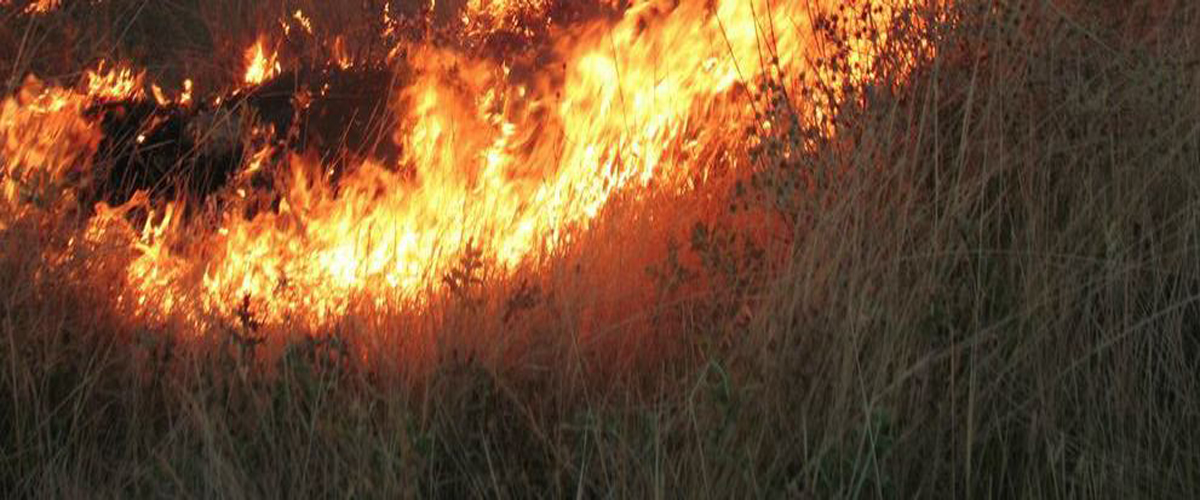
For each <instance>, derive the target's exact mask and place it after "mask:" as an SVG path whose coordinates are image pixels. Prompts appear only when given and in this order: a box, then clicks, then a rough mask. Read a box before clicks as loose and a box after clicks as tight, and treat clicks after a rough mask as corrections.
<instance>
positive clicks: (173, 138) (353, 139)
mask: <svg viewBox="0 0 1200 500" xmlns="http://www.w3.org/2000/svg"><path fill="white" fill-rule="evenodd" d="M393 82H394V77H393V72H391V71H388V70H386V69H383V68H351V69H342V68H339V67H323V68H311V67H307V68H301V69H298V70H295V71H289V72H286V73H283V74H280V75H279V76H277V77H275V78H273V79H271V80H268V81H266V82H264V83H263V84H261V85H259V86H256V87H253V88H251V89H248V90H238V91H235V92H233V93H230V94H228V95H224V96H221V99H220V100H217V99H215V98H214V99H211V100H206V101H205V102H202V103H200V104H197V105H195V106H188V107H184V106H179V105H176V104H169V105H160V104H158V103H157V102H155V101H152V100H148V99H130V100H123V101H115V102H105V103H101V104H97V105H96V106H94V107H92V108H91V109H89V111H88V112H89V115H90V116H91V117H92V118H93V119H95V120H97V121H98V122H99V124H100V127H101V130H102V133H103V139H102V140H101V144H100V147H99V149H98V150H97V153H96V158H95V159H94V160H95V161H94V164H95V165H96V169H97V170H96V172H97V175H96V178H95V180H94V182H93V184H92V186H91V192H90V193H88V195H87V196H84V197H83V201H84V202H85V203H87V204H88V206H90V205H91V204H92V203H95V202H98V201H104V202H107V203H109V204H111V205H118V204H121V203H124V202H126V201H128V200H129V199H130V198H131V197H132V196H133V194H134V193H135V192H137V191H147V192H148V193H149V194H150V197H151V199H152V200H155V201H162V200H189V201H202V200H204V199H206V198H208V197H209V196H211V195H212V194H214V193H216V192H217V191H219V190H220V189H221V188H222V187H224V186H225V185H226V184H227V183H228V182H229V181H230V179H231V178H232V177H233V175H234V174H235V173H236V172H237V171H238V169H239V168H241V167H242V165H244V164H245V161H244V160H245V155H246V154H247V150H248V147H247V145H250V144H255V145H261V144H268V143H270V144H273V145H275V146H278V147H279V149H280V151H295V152H306V153H314V152H315V153H316V154H318V155H320V157H321V158H322V160H323V161H324V162H325V163H327V164H329V165H332V166H333V167H332V168H331V171H330V175H331V177H332V178H331V179H330V180H331V181H332V182H336V181H337V179H338V178H340V176H341V175H343V174H344V170H345V168H346V165H349V164H351V163H352V162H347V161H344V160H345V159H347V158H364V157H371V158H376V159H379V160H383V161H386V162H394V161H395V160H396V159H397V158H398V156H399V148H398V147H397V146H396V145H395V144H394V143H393V141H392V140H391V130H393V128H394V126H395V125H396V122H397V120H396V115H395V113H394V111H393V110H392V109H391V108H390V107H389V105H388V103H389V102H391V100H390V96H391V93H392V89H393V88H394V85H393Z"/></svg>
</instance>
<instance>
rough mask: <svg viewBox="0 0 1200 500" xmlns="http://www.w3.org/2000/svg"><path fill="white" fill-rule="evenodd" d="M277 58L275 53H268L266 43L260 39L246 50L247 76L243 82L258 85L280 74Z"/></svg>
mask: <svg viewBox="0 0 1200 500" xmlns="http://www.w3.org/2000/svg"><path fill="white" fill-rule="evenodd" d="M276 57H277V55H276V53H275V52H274V51H270V52H268V51H267V49H266V41H265V40H264V39H261V38H260V39H259V40H258V41H257V42H255V43H254V45H252V46H251V47H250V48H249V49H247V50H246V76H245V77H244V78H243V81H244V82H246V84H247V85H257V84H260V83H262V82H264V81H266V80H268V79H270V78H271V77H273V76H275V75H277V74H279V72H280V70H281V67H280V64H279V61H278V60H276Z"/></svg>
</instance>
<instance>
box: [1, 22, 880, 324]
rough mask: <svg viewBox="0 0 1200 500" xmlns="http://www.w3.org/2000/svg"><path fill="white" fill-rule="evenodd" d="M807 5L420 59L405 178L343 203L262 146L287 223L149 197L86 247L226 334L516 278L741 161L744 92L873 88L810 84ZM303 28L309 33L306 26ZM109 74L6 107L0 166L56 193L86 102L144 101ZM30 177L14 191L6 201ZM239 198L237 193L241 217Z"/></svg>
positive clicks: (408, 90) (250, 60)
mask: <svg viewBox="0 0 1200 500" xmlns="http://www.w3.org/2000/svg"><path fill="white" fill-rule="evenodd" d="M814 4H816V5H820V7H817V8H820V9H833V8H835V7H834V6H836V5H838V3H837V2H824V3H822V2H776V1H768V0H716V1H712V2H667V1H645V2H640V3H637V4H636V5H635V6H634V7H631V8H629V9H628V10H626V11H625V12H624V14H623V15H622V16H621V17H620V18H619V19H617V20H616V21H610V20H607V19H601V20H596V21H593V22H590V23H586V24H584V25H582V26H579V27H578V28H573V29H572V30H571V32H570V33H562V34H560V36H559V38H558V39H557V40H556V41H555V42H554V44H553V57H554V59H555V60H556V61H560V62H561V63H560V65H559V67H560V68H561V69H559V70H552V71H537V70H532V71H531V70H530V69H529V68H528V67H522V68H517V66H518V65H519V64H518V63H515V62H507V61H493V60H489V59H480V58H476V57H472V56H470V55H469V54H466V53H463V52H459V51H456V50H453V49H449V48H435V47H430V46H420V47H409V48H408V49H409V50H406V51H404V52H405V53H406V54H407V55H406V56H405V57H407V59H408V63H409V64H410V65H411V66H412V67H413V69H414V72H413V73H414V74H415V75H418V76H417V77H416V78H415V81H412V82H410V83H409V84H408V85H407V86H406V87H405V88H404V89H402V90H401V91H400V92H398V93H397V98H396V99H395V100H394V102H392V109H393V111H394V112H395V113H396V114H397V115H399V116H401V117H403V120H402V125H401V126H399V127H397V128H396V129H395V130H394V131H392V133H391V136H392V137H391V138H392V140H393V141H394V142H395V143H396V144H398V145H400V146H401V151H403V157H402V158H400V159H399V161H398V162H396V163H395V164H387V163H384V162H381V161H379V160H375V159H359V160H357V161H355V162H354V163H355V165H354V166H353V168H351V169H348V174H347V175H346V176H345V177H343V178H341V179H340V180H339V181H338V182H337V184H336V185H334V183H333V181H331V180H330V179H329V177H328V176H327V175H325V172H326V171H327V170H328V168H327V166H326V165H323V164H322V163H321V160H319V159H317V158H316V157H315V156H312V155H305V154H301V153H288V154H282V155H280V154H278V153H280V152H279V151H276V150H275V149H274V148H273V147H271V146H264V147H262V148H259V149H258V150H256V151H255V152H254V153H253V154H251V155H249V159H248V160H247V162H246V165H245V166H244V168H243V174H242V175H246V173H247V172H254V171H258V170H260V169H261V168H263V165H264V164H266V163H267V162H270V161H272V160H270V159H271V158H274V157H279V156H282V157H283V158H284V160H283V163H282V165H281V167H282V168H281V169H280V172H282V175H281V178H280V179H279V181H280V184H281V185H282V186H283V187H282V190H281V194H282V199H281V201H280V202H279V204H278V205H279V208H278V210H273V211H266V212H261V213H259V214H258V215H256V216H254V217H252V218H245V217H242V216H240V215H237V214H236V213H235V212H237V211H236V210H231V211H227V212H226V213H223V214H222V218H221V220H220V221H219V222H218V224H217V228H216V229H215V230H213V231H210V232H207V233H197V232H195V231H192V230H189V229H188V228H187V227H186V224H185V222H184V221H182V219H181V218H180V217H179V216H178V214H179V213H180V212H181V207H180V206H179V205H178V202H174V203H169V204H167V205H166V206H165V207H160V208H158V209H154V208H152V206H151V204H150V202H149V200H148V198H147V197H146V196H144V195H140V196H136V197H135V198H134V199H133V200H131V201H130V202H129V203H127V204H125V205H123V206H121V207H109V206H107V205H103V204H102V205H100V206H98V207H97V210H96V211H97V215H96V216H95V217H93V218H92V220H91V225H90V229H89V231H90V233H91V234H93V239H102V238H113V237H115V238H124V239H126V240H128V241H129V242H130V245H131V246H132V247H133V248H134V249H135V250H136V253H137V257H136V258H135V259H134V261H133V262H132V263H131V264H130V266H129V268H128V272H127V278H128V279H127V281H128V283H127V286H128V288H129V290H130V291H129V293H128V294H127V295H122V297H121V300H122V301H123V302H124V303H126V304H128V305H130V306H131V307H133V308H134V309H135V310H136V311H138V312H139V313H140V314H148V315H154V316H165V315H170V314H173V313H176V312H180V311H182V313H183V314H185V315H186V316H188V318H189V319H191V320H193V321H197V322H202V321H205V320H204V319H202V318H207V317H212V316H217V317H232V316H233V315H234V314H235V313H236V312H235V308H237V307H239V305H244V304H245V303H246V302H247V301H252V302H253V309H254V314H255V316H256V318H257V319H258V320H259V321H263V322H272V323H281V322H286V321H295V320H300V321H304V322H309V323H313V324H320V323H322V322H324V321H325V320H326V319H327V318H329V317H330V316H331V315H336V314H338V313H339V312H341V311H344V310H345V308H346V307H347V305H348V303H349V300H350V297H353V296H364V295H365V296H368V297H373V298H374V299H375V300H377V301H380V302H387V301H389V300H392V299H399V300H410V299H414V298H415V299H419V298H420V297H421V296H422V294H423V293H425V292H426V291H428V290H430V289H431V288H434V287H436V286H438V283H439V278H440V277H441V276H443V275H445V274H446V273H447V272H448V271H449V270H451V269H452V268H453V267H454V266H455V265H456V264H457V263H458V262H459V260H460V259H461V258H462V256H463V255H465V254H478V255H479V256H480V258H482V259H483V260H485V261H488V262H491V263H493V264H494V265H495V266H497V267H498V268H499V269H514V268H516V267H518V266H520V265H522V264H523V263H525V262H528V261H530V260H531V259H536V258H537V257H538V256H541V255H545V254H547V253H551V252H555V251H556V250H558V249H560V248H563V247H564V245H566V244H568V243H570V240H571V238H572V235H573V234H577V231H580V230H585V229H587V228H588V227H589V225H590V224H592V223H593V221H594V220H595V219H596V218H597V217H599V216H600V214H601V213H602V212H603V210H604V208H605V207H606V205H608V203H609V202H610V201H611V200H612V199H613V198H614V197H616V196H619V195H621V196H628V197H630V198H631V199H634V200H636V199H639V198H641V197H643V196H646V195H648V194H650V193H653V192H686V191H687V190H689V189H691V188H692V186H693V185H694V182H695V181H694V179H695V178H696V177H697V176H698V175H700V176H702V175H703V173H704V169H705V168H706V165H704V164H702V162H700V161H699V160H697V157H696V155H695V148H696V145H697V144H701V145H703V144H709V145H719V146H720V145H727V146H728V147H730V148H733V147H737V145H734V144H729V139H728V138H729V137H738V131H739V130H743V129H744V125H745V124H746V123H756V120H757V121H761V120H762V118H761V117H756V116H755V111H754V109H753V107H752V106H750V105H749V104H748V103H747V102H746V99H745V95H744V93H745V92H747V91H748V88H749V87H750V85H751V84H754V83H755V82H758V81H760V80H761V79H762V78H764V77H768V76H779V75H797V74H807V75H809V76H807V77H806V78H822V79H831V80H833V79H843V80H846V79H849V80H854V81H865V80H866V79H869V78H870V75H869V74H868V69H867V68H869V66H870V64H869V63H870V61H871V59H872V58H873V57H874V54H873V53H872V49H871V47H870V46H869V45H868V44H866V42H863V43H862V44H860V45H856V49H857V50H856V54H855V55H854V60H853V61H851V64H850V66H851V67H852V68H854V69H853V70H852V72H851V74H850V75H835V74H827V73H815V74H814V73H813V72H807V71H805V70H806V69H807V68H809V61H810V60H811V59H812V58H813V53H814V50H816V49H815V48H814V47H813V46H812V43H813V40H814V38H815V34H814V28H813V27H812V26H811V22H810V21H809V20H811V18H812V14H813V12H810V11H809V10H808V9H809V6H810V5H814ZM544 6H545V3H543V2H513V1H491V2H486V1H483V0H471V1H470V2H468V5H467V8H466V10H465V12H466V13H465V14H464V16H465V17H466V20H467V21H468V23H469V22H475V21H473V20H484V19H488V20H491V21H488V22H508V21H507V20H510V19H513V17H512V13H513V12H515V11H514V10H513V9H518V8H521V9H530V8H533V9H538V8H544ZM869 12H871V16H870V17H868V18H865V19H860V20H857V21H854V22H863V23H871V22H884V21H885V20H886V19H887V18H888V16H890V14H891V10H890V8H887V7H884V6H879V7H877V8H870V10H869ZM385 15H390V14H388V13H387V11H386V10H385ZM293 17H294V18H295V19H297V20H298V21H300V23H301V25H303V26H304V27H305V29H306V30H310V29H311V28H310V27H309V26H310V23H309V21H308V18H307V17H306V16H304V15H303V13H302V12H300V11H297V12H296V13H295V14H294V16H293ZM497 20H501V21H497ZM480 22H483V21H480ZM267 45H268V44H267V42H266V38H265V37H263V38H259V39H258V40H257V41H256V42H255V43H254V44H253V45H252V46H251V47H250V48H249V49H247V51H246V53H245V58H246V71H245V76H244V79H243V80H244V83H245V84H246V85H256V84H260V83H262V82H264V81H266V80H267V79H269V78H271V77H272V76H274V75H276V74H278V73H279V72H280V71H281V65H280V63H279V62H278V55H277V53H276V52H274V51H273V50H270V49H268V47H267ZM333 47H334V54H335V57H334V60H335V62H336V63H339V64H341V65H342V66H343V67H348V66H349V59H348V58H347V57H346V56H345V53H344V48H343V45H342V42H341V40H340V39H335V41H334V44H333ZM101 69H102V67H101ZM98 73H99V70H97V75H96V76H91V75H89V83H88V90H87V91H86V92H85V93H82V94H81V93H78V92H70V91H65V93H64V92H60V91H56V90H54V89H44V90H43V89H41V87H40V86H38V85H32V84H30V85H26V87H28V91H27V90H26V89H22V93H21V94H20V95H19V96H18V97H17V98H16V99H15V100H14V99H8V100H6V101H5V102H4V107H3V108H2V109H0V137H3V138H4V139H5V142H4V143H3V144H2V145H0V146H3V148H4V149H2V150H0V153H2V156H0V158H7V159H8V165H10V166H11V165H27V166H32V167H30V168H34V169H37V170H40V171H45V172H49V173H51V174H52V175H58V176H61V175H62V172H64V171H65V170H67V169H69V168H80V166H81V165H86V164H87V163H88V158H90V154H89V152H94V151H95V145H96V143H97V141H98V133H97V131H96V130H95V128H94V125H93V124H90V123H87V122H86V121H83V120H82V119H80V118H79V116H80V110H81V109H82V106H83V103H85V102H86V101H87V100H89V99H91V100H95V99H116V98H123V97H132V96H135V95H137V92H141V90H140V89H141V79H142V76H141V75H140V74H135V73H133V72H132V71H129V70H128V69H126V68H121V69H120V70H119V71H116V70H115V68H114V70H112V71H109V72H108V73H106V74H105V75H104V76H99V75H98ZM792 83H794V84H803V83H804V82H803V81H799V82H792ZM184 88H185V90H184V93H183V95H181V96H180V98H179V102H181V103H186V102H189V101H190V100H191V81H190V80H188V81H187V82H185V85H184ZM153 90H154V94H155V96H156V98H159V99H160V100H167V99H166V97H165V96H162V95H161V94H162V92H161V89H158V88H157V87H154V88H153ZM828 104H829V103H813V105H814V106H815V107H818V108H819V107H820V106H823V105H828ZM815 111H816V112H818V113H821V112H824V111H823V110H821V109H816V110H815ZM764 126H766V127H769V126H770V125H769V122H768V123H767V124H766V125H764ZM38 131H41V133H39V132H38ZM63 144H66V145H70V147H69V148H68V147H59V146H60V145H63ZM720 147H725V146H720ZM10 168H11V167H10ZM21 178H22V175H12V174H10V175H8V176H6V177H4V178H3V179H4V182H5V184H4V189H5V193H6V194H5V196H6V199H13V198H14V197H15V195H14V194H13V193H14V192H15V191H16V190H17V189H18V188H17V187H15V183H16V182H18V180H19V179H21ZM10 184H12V185H10ZM246 197H247V196H246V192H245V191H244V190H241V191H238V192H237V195H236V198H237V200H241V199H244V198H246ZM235 202H236V200H235ZM134 208H141V209H145V210H146V211H147V212H148V213H149V216H148V217H147V218H146V219H145V226H144V227H143V228H142V230H140V231H133V230H131V229H120V228H121V223H122V221H124V220H125V218H126V217H125V216H126V215H127V214H128V213H129V212H130V211H131V210H133V209H134ZM184 304H187V305H189V306H188V307H189V308H185V309H181V308H182V306H183V305H184Z"/></svg>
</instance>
